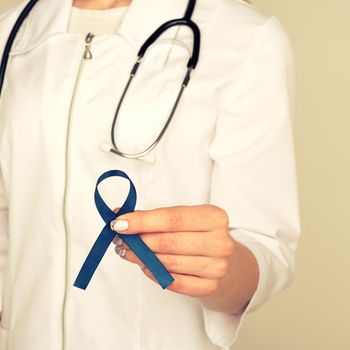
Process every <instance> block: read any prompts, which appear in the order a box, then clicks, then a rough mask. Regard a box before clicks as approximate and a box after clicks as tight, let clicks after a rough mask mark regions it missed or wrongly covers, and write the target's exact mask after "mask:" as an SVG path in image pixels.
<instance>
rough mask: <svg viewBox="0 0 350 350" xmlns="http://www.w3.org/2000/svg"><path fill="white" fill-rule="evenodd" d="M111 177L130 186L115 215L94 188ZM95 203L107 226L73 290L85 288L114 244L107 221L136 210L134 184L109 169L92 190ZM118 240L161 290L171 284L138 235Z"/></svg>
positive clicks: (153, 255)
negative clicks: (116, 177) (148, 271)
mask: <svg viewBox="0 0 350 350" xmlns="http://www.w3.org/2000/svg"><path fill="white" fill-rule="evenodd" d="M112 176H121V177H124V178H125V179H127V180H129V183H130V190H129V194H128V196H127V198H126V200H125V202H124V204H123V206H122V207H121V208H120V209H119V211H118V213H117V214H116V213H115V212H113V210H111V209H110V208H109V207H108V206H107V204H106V203H105V202H104V201H103V199H102V197H101V196H100V193H99V192H98V189H97V186H98V185H99V184H100V183H101V182H102V181H103V180H105V179H107V178H109V177H112ZM95 204H96V207H97V210H98V212H99V213H100V215H101V217H102V218H103V220H104V222H105V223H106V225H105V226H104V228H103V230H102V231H101V233H100V234H99V236H98V237H97V239H96V241H95V243H94V245H93V246H92V248H91V250H90V252H89V254H88V256H87V257H86V259H85V261H84V263H83V265H82V267H81V269H80V271H79V274H78V276H77V278H76V280H75V282H74V284H73V285H74V286H75V287H78V288H81V289H86V287H87V286H88V284H89V282H90V280H91V278H92V276H93V274H94V272H95V270H96V268H97V266H98V264H99V263H100V261H101V259H102V257H103V255H104V254H105V253H106V251H107V248H108V246H109V245H110V243H111V242H112V241H113V239H114V237H115V236H116V235H117V233H116V232H115V231H113V230H112V229H111V227H110V222H111V221H112V220H114V219H115V218H117V217H118V216H119V215H122V214H125V213H129V212H133V211H134V209H135V205H136V190H135V186H134V184H133V183H132V181H131V180H130V178H129V177H128V175H126V174H125V173H124V172H123V171H121V170H109V171H106V172H105V173H103V174H102V175H101V176H100V177H99V178H98V180H97V184H96V188H95ZM119 237H120V238H121V239H122V240H123V241H124V242H125V243H126V244H127V245H128V246H129V248H130V249H131V250H132V251H133V252H134V253H135V254H136V255H137V257H138V258H139V259H140V260H141V261H142V262H143V263H144V264H145V265H146V267H147V268H148V269H149V270H150V271H151V273H152V274H153V276H154V277H155V279H156V280H157V281H158V282H159V284H160V285H161V286H162V288H163V289H165V288H166V287H168V286H169V285H170V284H171V283H172V282H173V281H174V278H173V277H172V276H171V274H170V273H169V272H168V270H167V269H166V268H165V267H164V265H163V264H162V263H161V262H160V260H159V259H158V258H157V256H156V255H155V254H154V253H153V252H152V250H151V249H150V248H149V247H148V246H147V245H146V244H145V242H144V241H143V240H142V239H141V238H140V236H139V235H138V234H124V235H123V234H122V233H120V234H119Z"/></svg>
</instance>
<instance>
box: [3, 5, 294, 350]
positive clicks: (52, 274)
mask: <svg viewBox="0 0 350 350" xmlns="http://www.w3.org/2000/svg"><path fill="white" fill-rule="evenodd" d="M186 4H187V1H185V0H133V1H132V3H131V5H130V8H129V9H128V10H127V12H126V15H125V19H124V20H123V22H122V25H121V27H120V30H119V32H118V33H117V34H115V35H101V36H96V37H95V38H94V39H93V41H92V44H91V51H92V55H93V58H92V59H91V60H83V59H82V57H83V53H84V50H85V43H84V39H85V34H71V33H67V24H68V19H69V13H70V9H71V6H72V3H71V0H66V1H62V0H41V1H39V3H38V4H37V5H36V7H35V9H34V10H33V12H32V14H31V15H30V17H29V18H28V19H27V21H26V22H25V23H24V25H23V27H22V29H21V30H20V32H19V34H18V36H17V38H16V41H15V43H14V46H13V48H12V51H11V56H10V60H9V65H8V71H7V76H6V80H5V85H4V89H3V93H2V96H1V100H0V166H1V168H0V169H1V173H0V174H1V192H0V200H1V202H0V208H1V212H0V213H1V216H0V219H1V226H0V228H1V231H0V244H1V245H0V257H1V260H0V261H1V271H2V275H1V276H2V278H1V280H0V287H1V288H0V290H1V310H2V319H1V327H0V348H1V350H8V349H11V350H82V349H89V350H102V349H103V350H112V349H113V350H114V349H116V348H120V349H128V350H179V349H182V350H198V349H201V350H204V349H206V350H212V349H228V348H229V346H230V345H232V344H233V342H234V340H235V339H236V336H237V332H238V329H239V326H240V324H241V322H242V319H243V317H244V315H245V314H246V313H247V312H249V311H251V310H253V309H256V308H257V307H258V306H260V305H261V304H263V303H264V302H265V301H266V300H268V299H269V298H270V297H271V296H272V295H273V294H275V293H276V292H277V291H279V290H281V289H283V288H284V287H286V286H287V285H288V284H289V283H290V281H291V279H292V275H293V272H294V254H295V250H296V247H297V244H298V236H299V232H300V229H299V215H298V199H297V184H296V175H295V163H294V149H293V138H292V120H293V113H294V111H293V109H294V82H293V79H294V62H293V53H292V50H291V46H290V43H289V40H288V37H287V35H286V33H285V30H284V29H283V26H282V25H281V24H280V22H279V21H278V20H277V19H276V18H275V17H272V16H269V15H267V14H264V13H262V12H261V11H258V10H257V9H255V8H253V7H252V6H251V5H248V4H246V3H244V2H243V1H237V0H199V1H198V3H197V6H196V8H195V11H194V14H193V19H194V20H195V21H196V22H197V23H198V25H199V27H200V29H201V33H202V38H201V39H202V41H201V54H200V59H199V63H198V66H197V68H196V70H195V71H194V72H193V74H192V79H191V81H190V83H189V85H188V88H187V89H186V90H185V92H184V95H183V98H182V100H181V103H180V105H179V106H178V109H177V111H176V113H175V116H174V118H173V120H172V122H171V124H170V127H169V129H168V130H167V132H166V133H165V135H164V137H163V139H162V141H161V142H160V144H159V145H158V147H157V148H156V149H155V157H156V162H155V163H154V164H148V163H145V162H142V161H138V160H129V159H124V158H121V157H119V156H116V155H114V154H112V153H103V152H102V151H101V150H100V147H99V146H100V144H101V142H103V141H109V140H110V127H111V122H112V118H113V115H114V111H115V108H116V105H117V102H118V99H119V97H120V94H121V92H122V89H123V88H124V86H125V84H126V81H127V79H128V76H129V72H130V70H131V67H132V65H133V64H134V62H135V60H136V55H137V52H138V49H139V47H140V45H141V44H142V43H143V42H144V40H145V39H146V38H147V37H148V36H149V35H150V34H151V33H152V32H153V31H154V30H155V29H156V28H157V27H158V26H159V25H160V24H162V23H163V22H164V21H166V20H168V19H172V18H176V17H181V16H182V15H183V13H184V10H185V8H186ZM24 5H25V3H21V4H20V5H19V6H16V7H14V8H12V9H10V10H9V11H8V12H6V13H5V14H4V15H3V16H2V17H1V21H0V33H1V36H0V49H1V52H2V50H3V48H4V45H5V40H6V39H7V35H8V33H9V31H10V29H11V28H12V25H13V23H14V21H15V19H16V18H17V17H18V15H19V13H20V11H21V9H22V8H23V7H24ZM177 31H178V29H176V28H172V29H171V30H169V31H168V32H167V33H166V34H165V35H163V36H162V38H161V39H160V40H159V41H158V42H157V44H155V45H154V46H153V47H152V48H150V49H149V52H148V53H147V54H146V56H145V58H144V61H143V63H142V66H141V67H140V69H139V72H138V75H137V76H136V78H135V82H134V83H133V85H132V87H131V88H130V92H129V93H128V95H127V97H126V100H125V104H124V107H123V109H122V111H121V114H120V117H119V122H118V123H119V124H118V128H117V130H116V139H117V144H118V146H119V148H120V149H121V150H123V151H125V152H135V151H140V150H143V149H144V148H145V147H146V146H148V145H149V144H150V143H151V142H152V141H153V139H154V138H155V137H156V136H157V134H158V132H159V131H160V128H161V127H162V125H163V123H164V122H165V120H166V118H167V117H168V113H169V111H170V108H171V107H172V104H173V101H174V98H175V96H176V94H177V92H178V89H179V87H180V83H181V81H182V79H183V76H184V73H185V70H186V63H187V60H188V50H187V48H191V42H192V36H191V32H190V31H189V30H188V28H185V27H183V28H181V30H180V31H179V32H178V33H177ZM176 34H177V40H178V41H175V42H173V45H172V42H171V41H170V40H169V38H173V37H174V36H175V35H176ZM181 42H182V43H184V44H182V45H181ZM111 169H120V170H123V171H125V172H126V173H127V174H128V175H129V176H130V178H131V179H132V181H133V182H134V184H135V187H136V190H137V195H138V197H137V204H136V210H143V209H151V208H157V207H165V206H174V205H183V204H184V205H196V204H204V203H212V204H215V205H218V206H220V207H222V208H223V209H225V210H226V212H227V213H228V214H229V218H230V233H231V234H232V236H233V237H234V238H235V239H236V240H238V241H240V242H242V243H243V244H245V245H246V246H248V247H249V248H250V249H251V250H252V252H253V253H254V255H255V256H256V259H257V262H258V265H259V270H260V280H259V286H258V289H257V291H256V293H255V294H254V297H253V298H252V300H251V301H250V303H249V305H248V307H247V308H246V310H245V312H244V313H243V314H241V315H230V314H225V313H220V312H216V311H212V310H209V309H207V308H204V307H203V306H202V305H201V304H200V303H199V302H198V300H197V299H196V298H193V297H188V296H185V295H181V294H178V293H174V292H171V291H169V290H166V289H165V290H163V289H162V288H161V287H160V286H159V285H158V284H156V283H154V282H153V281H151V280H150V279H149V278H147V277H146V276H145V275H144V274H143V273H142V271H141V270H140V268H139V267H138V266H137V265H135V264H132V263H130V262H128V261H125V260H123V259H121V258H120V257H118V256H117V255H116V253H115V251H114V245H111V246H110V247H109V249H108V251H107V252H106V254H105V256H104V257H103V259H102V262H101V264H100V265H99V267H98V269H97V271H96V273H95V275H94V276H93V278H92V280H91V282H90V284H89V286H88V288H87V289H86V290H85V291H84V290H81V289H78V288H76V287H73V282H74V280H75V277H76V275H77V273H78V271H79V270H80V267H81V265H82V263H83V261H84V259H85V257H86V255H87V253H88V252H89V250H90V248H91V246H92V244H93V243H94V241H95V239H96V238H97V236H98V234H99V233H100V231H101V229H102V228H103V226H104V222H103V220H102V219H101V217H100V216H99V214H98V212H97V210H96V207H95V203H94V198H93V194H94V189H95V184H96V180H97V178H98V177H99V176H100V175H101V174H102V173H103V172H105V171H107V170H111ZM99 189H100V192H101V194H102V196H103V198H104V199H105V201H106V202H107V203H108V204H109V206H110V207H111V208H115V207H120V206H121V204H123V202H124V200H125V198H126V194H127V193H128V189H129V187H128V183H127V181H125V180H124V179H122V178H119V179H118V178H111V179H109V180H106V181H105V182H104V183H103V184H101V185H100V187H99ZM262 327H263V325H262Z"/></svg>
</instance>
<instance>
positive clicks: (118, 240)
mask: <svg viewBox="0 0 350 350" xmlns="http://www.w3.org/2000/svg"><path fill="white" fill-rule="evenodd" d="M113 243H114V244H115V245H117V246H118V245H122V244H123V240H122V239H121V238H120V237H119V235H118V234H116V236H115V237H114V238H113Z"/></svg>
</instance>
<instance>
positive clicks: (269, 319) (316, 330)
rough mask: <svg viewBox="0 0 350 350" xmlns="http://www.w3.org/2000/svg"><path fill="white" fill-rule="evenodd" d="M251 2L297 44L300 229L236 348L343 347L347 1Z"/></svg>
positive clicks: (349, 96)
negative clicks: (292, 257) (293, 254)
mask: <svg viewBox="0 0 350 350" xmlns="http://www.w3.org/2000/svg"><path fill="white" fill-rule="evenodd" d="M164 1H166V0H164ZM199 1H200V0H199ZM11 2H16V1H14V0H12V1H10V0H0V5H3V6H7V5H8V4H10V3H11ZM253 3H254V5H255V6H257V7H259V8H260V9H262V10H263V11H264V12H267V13H269V14H271V15H274V16H276V17H277V18H279V19H280V20H281V22H282V23H283V24H284V26H285V28H286V30H287V32H288V34H289V36H290V38H291V41H292V44H293V45H294V50H295V56H296V63H297V114H296V121H295V148H296V158H297V168H298V183H299V194H300V212H301V219H302V231H303V232H302V237H301V241H300V245H299V249H298V254H297V271H296V275H295V279H294V282H293V284H292V285H291V286H290V287H289V288H288V289H286V290H285V291H283V292H281V293H279V294H277V295H276V296H275V297H274V298H273V299H272V300H270V301H269V302H267V303H266V304H265V305H264V306H263V307H261V308H260V309H259V310H257V311H255V312H254V313H251V314H249V315H247V317H246V318H245V321H244V323H243V326H242V328H241V332H240V335H239V338H238V341H237V342H236V344H235V345H234V347H233V349H238V350H281V349H283V350H313V349H317V350H330V349H332V350H333V349H334V350H348V349H350V335H349V333H350V332H349V328H350V321H349V315H350V303H349V297H350V259H349V254H348V250H349V247H350V220H349V218H350V215H349V214H350V206H349V201H350V185H349V181H350V156H349V150H350V137H349V134H350V121H349V120H350V68H349V66H350V0H332V1H330V0H318V1H317V0H303V1H302V0H253ZM198 350H200V349H198Z"/></svg>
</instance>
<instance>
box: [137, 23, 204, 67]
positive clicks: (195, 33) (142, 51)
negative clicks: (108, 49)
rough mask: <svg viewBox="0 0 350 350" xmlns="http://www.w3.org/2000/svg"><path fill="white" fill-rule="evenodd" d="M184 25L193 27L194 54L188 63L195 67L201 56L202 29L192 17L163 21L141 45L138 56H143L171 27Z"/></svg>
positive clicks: (189, 65) (188, 65)
mask: <svg viewBox="0 0 350 350" xmlns="http://www.w3.org/2000/svg"><path fill="white" fill-rule="evenodd" d="M179 25H184V26H187V27H189V28H191V30H192V33H193V50H192V56H191V58H190V59H189V61H188V63H187V67H188V68H192V69H195V68H196V65H197V63H198V58H199V48H200V30H199V28H198V26H197V24H196V23H194V22H193V21H192V20H190V19H186V18H178V19H172V20H170V21H168V22H165V23H163V24H162V25H161V26H160V27H159V28H158V29H157V30H156V31H154V33H153V34H151V36H150V37H149V38H148V39H147V40H146V41H145V42H144V44H143V45H142V46H141V48H140V50H139V52H138V54H137V55H138V56H139V58H142V57H143V56H144V54H145V53H146V51H147V49H148V48H149V47H150V46H151V45H152V44H153V43H154V42H155V41H156V40H157V39H158V38H159V37H160V36H161V35H162V34H163V33H164V32H165V31H166V30H168V29H169V28H171V27H174V26H179Z"/></svg>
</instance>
